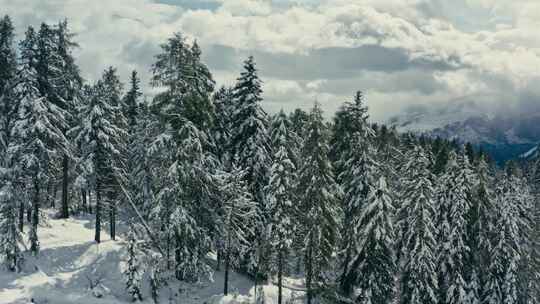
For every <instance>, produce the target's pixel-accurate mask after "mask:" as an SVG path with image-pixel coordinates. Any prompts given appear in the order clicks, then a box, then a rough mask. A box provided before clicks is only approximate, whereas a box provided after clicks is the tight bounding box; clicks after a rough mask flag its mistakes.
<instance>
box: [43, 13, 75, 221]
mask: <svg viewBox="0 0 540 304" xmlns="http://www.w3.org/2000/svg"><path fill="white" fill-rule="evenodd" d="M74 36H75V35H74V34H73V33H71V32H70V30H69V27H68V22H67V20H64V21H62V22H59V23H58V25H57V27H56V28H55V29H54V32H53V37H54V42H55V45H54V52H55V53H56V55H55V56H53V57H52V58H53V61H52V63H53V65H54V70H52V71H51V72H53V73H52V74H53V75H54V77H53V78H51V83H52V86H51V89H52V90H51V91H53V92H54V96H56V98H55V102H56V104H57V105H58V107H60V108H62V109H64V110H65V111H66V112H67V116H66V122H67V127H66V128H64V129H63V130H62V132H63V133H64V135H66V136H67V133H68V131H69V129H71V128H72V127H74V126H75V124H76V107H77V106H78V104H79V103H80V101H81V89H82V85H83V80H82V77H81V75H80V71H79V67H78V66H77V64H76V63H75V58H74V57H73V50H74V49H75V48H77V47H78V46H79V45H78V44H77V43H76V42H74V41H73V37H74ZM68 148H69V150H68V151H66V153H64V155H63V156H62V204H61V209H60V217H61V218H67V217H69V209H70V206H69V205H70V204H69V182H70V178H69V172H70V170H69V166H70V160H71V158H72V150H73V149H74V147H73V146H72V145H69V146H68ZM53 203H54V197H53Z"/></svg>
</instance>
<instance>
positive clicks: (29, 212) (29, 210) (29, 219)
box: [26, 206, 33, 224]
mask: <svg viewBox="0 0 540 304" xmlns="http://www.w3.org/2000/svg"><path fill="white" fill-rule="evenodd" d="M32 208H33V207H32V206H28V208H27V209H26V221H27V222H28V223H29V224H31V223H32Z"/></svg>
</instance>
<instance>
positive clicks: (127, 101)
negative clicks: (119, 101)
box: [123, 70, 143, 130]
mask: <svg viewBox="0 0 540 304" xmlns="http://www.w3.org/2000/svg"><path fill="white" fill-rule="evenodd" d="M142 95H143V94H142V92H141V80H140V79H139V76H138V75H137V71H135V70H134V71H132V72H131V77H130V78H129V90H128V91H127V92H126V95H125V96H124V101H123V105H124V106H125V107H124V108H123V112H124V117H125V118H126V120H127V124H128V126H129V130H134V129H135V126H136V125H137V116H138V112H139V104H140V100H139V99H140V98H141V96H142Z"/></svg>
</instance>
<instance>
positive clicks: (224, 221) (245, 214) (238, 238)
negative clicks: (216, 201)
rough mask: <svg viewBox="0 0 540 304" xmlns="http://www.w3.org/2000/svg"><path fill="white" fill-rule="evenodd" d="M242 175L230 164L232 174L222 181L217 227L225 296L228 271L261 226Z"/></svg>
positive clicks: (223, 177) (227, 288) (237, 260)
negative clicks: (220, 239) (221, 250)
mask: <svg viewBox="0 0 540 304" xmlns="http://www.w3.org/2000/svg"><path fill="white" fill-rule="evenodd" d="M244 174H245V171H244V170H242V169H240V168H238V167H236V165H234V164H232V168H231V172H230V173H223V175H222V179H221V187H220V188H221V189H220V190H221V193H222V200H223V203H222V205H221V208H220V214H221V219H220V225H219V227H220V235H221V237H222V238H223V243H224V244H223V252H224V262H225V279H224V286H223V293H224V294H225V295H226V294H227V293H228V291H229V270H230V269H231V267H238V266H239V263H240V260H241V257H242V255H243V254H244V253H245V252H246V251H248V249H249V246H250V243H249V240H250V239H252V238H253V237H254V234H255V231H256V230H257V227H258V226H259V225H260V218H259V211H258V210H257V209H258V206H257V204H256V203H255V202H254V201H253V199H252V196H251V193H250V192H249V191H248V189H247V184H246V181H245V180H244Z"/></svg>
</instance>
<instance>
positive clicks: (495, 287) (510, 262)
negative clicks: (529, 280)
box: [485, 172, 526, 304]
mask: <svg viewBox="0 0 540 304" xmlns="http://www.w3.org/2000/svg"><path fill="white" fill-rule="evenodd" d="M511 174H512V173H510V172H509V174H508V175H507V176H503V178H502V180H500V182H499V183H498V185H497V189H496V208H497V213H496V222H495V227H494V237H493V240H492V248H491V251H490V264H489V265H488V267H489V268H488V274H489V275H488V278H487V282H486V288H485V289H486V292H487V295H486V299H485V302H486V303H489V304H493V303H519V302H518V292H519V289H518V279H519V278H518V276H519V273H518V271H519V265H520V260H521V258H522V257H524V254H526V252H525V251H524V250H523V249H524V248H522V246H523V243H522V237H521V235H520V227H521V226H522V225H521V224H520V223H519V221H520V216H521V215H520V212H519V204H520V203H521V202H520V201H518V197H519V194H518V193H517V192H516V190H517V191H519V190H521V189H517V188H516V186H517V184H516V183H515V182H516V181H515V180H514V178H513V177H512V176H511Z"/></svg>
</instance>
